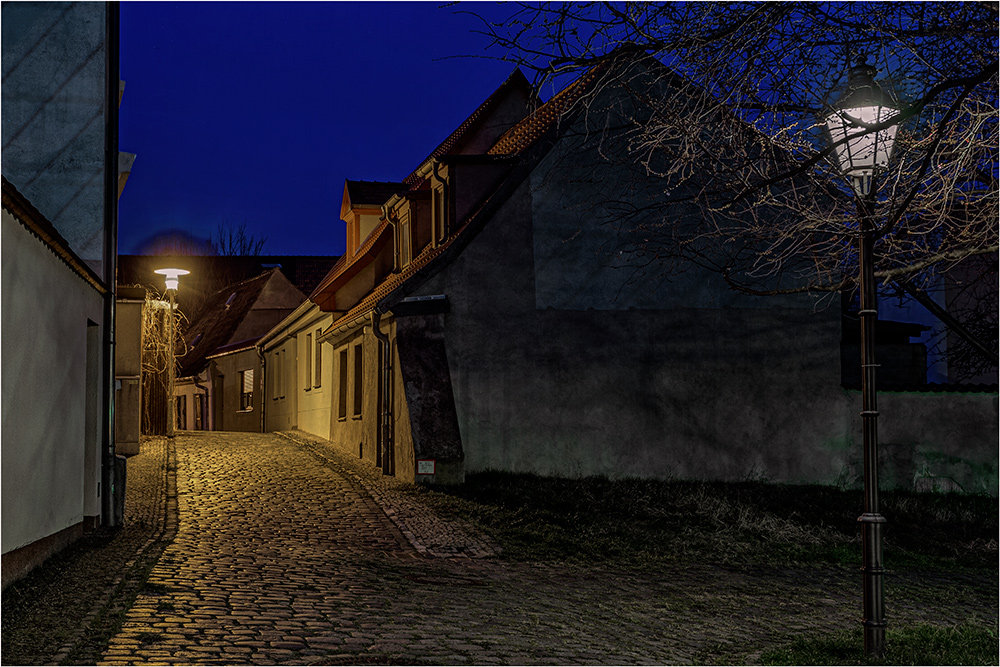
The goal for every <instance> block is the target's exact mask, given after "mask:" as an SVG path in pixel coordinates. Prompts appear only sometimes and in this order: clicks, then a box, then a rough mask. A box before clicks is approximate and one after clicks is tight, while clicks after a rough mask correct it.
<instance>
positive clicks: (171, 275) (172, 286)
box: [153, 269, 191, 438]
mask: <svg viewBox="0 0 1000 667" xmlns="http://www.w3.org/2000/svg"><path fill="white" fill-rule="evenodd" d="M153 273H158V274H159V275H161V276H164V281H165V282H166V285H167V293H168V294H169V295H170V322H169V324H168V333H167V340H168V343H167V346H168V349H169V355H168V357H167V358H168V359H169V362H168V363H169V364H170V372H169V373H168V374H167V436H168V437H171V438H172V437H174V421H175V420H176V419H177V407H176V399H174V375H176V373H177V367H176V364H177V358H176V354H175V350H174V327H175V326H176V324H175V323H174V317H175V316H176V313H175V312H174V309H175V308H176V303H175V299H174V295H175V294H176V293H177V286H178V284H179V283H180V281H179V280H178V277H180V276H186V275H187V274H189V273H191V272H190V271H188V270H186V269H156V270H155V271H153Z"/></svg>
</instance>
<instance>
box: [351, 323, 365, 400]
mask: <svg viewBox="0 0 1000 667" xmlns="http://www.w3.org/2000/svg"><path fill="white" fill-rule="evenodd" d="M364 385H365V351H364V342H363V341H362V342H358V343H355V344H354V406H353V407H354V411H353V415H352V416H353V417H354V419H360V418H361V413H362V412H363V410H364Z"/></svg>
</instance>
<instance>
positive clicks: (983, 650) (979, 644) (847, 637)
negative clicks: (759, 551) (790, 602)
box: [760, 624, 998, 665]
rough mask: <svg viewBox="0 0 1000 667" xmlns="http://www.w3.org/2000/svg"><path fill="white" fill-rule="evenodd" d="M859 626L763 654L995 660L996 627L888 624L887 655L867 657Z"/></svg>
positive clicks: (827, 660) (810, 659)
mask: <svg viewBox="0 0 1000 667" xmlns="http://www.w3.org/2000/svg"><path fill="white" fill-rule="evenodd" d="M863 645H864V640H863V638H862V631H861V629H860V628H859V629H856V630H852V631H849V632H846V631H845V632H839V633H836V634H831V635H829V636H826V637H820V638H815V639H799V640H796V641H795V642H793V643H792V644H791V645H790V646H788V647H786V648H781V649H777V650H774V651H767V652H765V653H763V654H761V656H760V660H761V663H762V664H765V665H995V664H997V663H996V660H997V650H998V642H997V631H996V628H987V627H983V626H977V625H969V624H965V625H959V626H956V627H952V628H938V627H934V626H930V625H915V626H909V627H901V628H893V627H892V626H891V625H890V626H889V627H888V628H887V629H886V654H885V657H883V658H882V659H880V660H874V661H868V660H867V658H865V653H864V648H863Z"/></svg>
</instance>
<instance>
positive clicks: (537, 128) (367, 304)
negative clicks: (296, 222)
mask: <svg viewBox="0 0 1000 667" xmlns="http://www.w3.org/2000/svg"><path fill="white" fill-rule="evenodd" d="M600 67H601V66H597V67H595V68H592V69H591V70H590V71H588V72H587V73H585V74H584V75H583V76H582V77H581V78H580V79H578V80H576V81H575V82H574V83H572V84H570V85H569V86H567V87H566V88H564V89H563V90H562V91H560V92H559V93H557V94H556V95H555V96H553V97H552V99H550V100H549V101H548V102H547V103H546V104H544V105H542V106H541V107H540V108H539V109H537V110H536V111H535V112H534V113H533V114H531V115H529V116H528V117H527V118H525V119H524V120H523V121H521V122H520V123H518V124H517V125H515V126H514V127H513V128H511V129H510V130H508V132H507V133H505V134H504V135H503V136H502V137H501V138H500V140H498V142H497V144H496V145H495V146H494V149H491V150H490V152H489V154H490V155H496V156H506V155H510V154H511V152H513V153H516V154H520V153H522V152H523V151H525V150H527V149H529V148H530V147H531V146H532V145H533V144H534V143H535V142H536V141H537V140H538V139H539V138H540V137H541V136H542V135H543V134H544V133H545V132H546V131H548V130H549V129H551V128H553V127H555V126H556V124H557V123H558V121H559V118H560V116H561V115H562V114H563V113H564V112H565V111H567V110H568V109H570V107H571V105H572V104H573V102H575V101H576V100H578V99H579V98H580V97H581V96H582V95H583V94H584V93H586V92H587V91H588V90H589V89H590V86H591V84H592V83H593V81H594V80H595V79H596V76H597V73H598V72H599V69H600ZM522 76H523V75H522ZM467 123H468V121H466V123H465V124H463V127H464V126H465V125H466V124H467ZM519 128H520V129H519ZM460 129H462V128H460ZM456 132H458V131H457V130H456ZM453 136H455V135H454V133H453ZM442 145H444V144H442ZM498 147H499V149H498ZM439 148H440V147H439ZM439 156H440V155H439V154H437V153H435V154H432V156H431V157H439ZM425 162H426V160H425ZM412 176H414V174H411V177H412ZM414 182H416V181H414ZM504 189H505V188H504V186H503V185H501V187H500V190H504ZM492 196H493V197H496V196H497V193H494V194H493V195H492ZM488 204H489V199H487V201H486V202H484V205H482V206H480V207H479V208H478V209H476V211H474V212H473V213H472V214H471V215H470V216H469V218H468V219H467V220H465V221H463V222H462V226H461V227H459V229H458V230H457V231H456V232H455V233H454V234H452V235H451V236H450V237H449V238H448V239H447V240H446V241H445V242H444V243H442V244H441V245H438V246H437V247H434V248H431V247H428V248H427V249H425V250H424V251H423V252H422V253H421V254H420V255H418V256H417V257H415V258H414V259H413V261H412V262H410V264H408V265H407V266H406V268H405V269H403V270H402V271H401V272H399V273H395V274H390V275H389V276H388V277H386V279H385V280H383V281H382V283H380V284H379V285H378V286H377V287H376V288H375V289H374V290H372V291H371V292H370V293H368V294H367V295H366V296H365V297H364V298H363V299H362V300H361V301H359V302H358V303H357V304H356V305H354V306H353V307H352V308H351V309H350V310H348V312H347V313H345V314H344V315H342V316H341V317H340V318H338V319H337V320H335V321H334V322H333V324H331V325H330V327H328V328H327V330H326V333H328V332H331V331H334V330H336V329H337V328H339V327H342V326H344V325H345V324H349V323H350V322H352V321H353V320H355V319H356V318H358V317H359V316H361V315H364V314H365V313H368V312H370V311H371V310H372V309H374V308H375V306H376V305H377V304H378V303H379V302H380V301H382V300H383V299H385V298H386V297H387V296H389V295H390V294H391V293H392V292H393V291H395V290H396V289H398V288H399V287H401V286H403V285H404V284H405V283H406V282H407V281H409V280H410V279H411V278H413V276H415V275H416V274H417V273H418V272H420V271H421V270H422V269H424V268H425V267H427V266H428V265H429V264H430V263H431V262H432V261H433V260H435V259H436V258H438V257H440V256H441V255H443V254H444V253H445V252H446V251H447V250H448V249H449V248H451V247H452V246H453V245H456V241H458V240H459V239H460V238H461V237H462V236H463V234H468V233H469V231H471V230H470V228H471V227H473V226H474V225H472V224H470V223H471V222H472V221H473V220H474V219H476V218H479V217H482V215H483V211H484V208H488ZM373 236H374V234H373ZM331 273H332V272H331Z"/></svg>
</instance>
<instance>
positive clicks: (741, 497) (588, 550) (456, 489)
mask: <svg viewBox="0 0 1000 667" xmlns="http://www.w3.org/2000/svg"><path fill="white" fill-rule="evenodd" d="M413 492H414V493H415V494H417V495H418V496H420V497H421V498H422V499H423V500H424V501H425V502H427V503H429V504H431V505H432V506H434V507H435V509H437V510H439V511H443V512H445V513H453V514H457V515H460V516H462V517H464V518H466V519H468V520H470V521H472V522H473V523H474V524H476V525H478V526H479V527H480V528H482V529H483V530H484V531H485V532H487V533H488V534H489V535H491V536H492V537H493V538H494V539H495V540H496V541H497V543H498V544H499V546H500V547H501V548H502V550H503V554H504V557H505V558H508V559H512V560H580V561H589V562H592V561H619V562H633V563H638V562H650V561H663V560H674V561H677V560H681V561H685V560H686V561H692V560H698V561H703V562H704V561H708V562H717V563H727V564H742V565H773V564H775V563H780V564H783V565H788V564H805V563H827V564H830V563H832V564H847V565H856V564H857V563H858V562H859V561H860V559H861V538H860V535H861V532H860V528H859V525H858V522H857V518H858V516H859V515H860V514H861V513H862V507H861V502H862V496H861V493H860V492H859V491H843V490H839V489H836V488H833V487H824V486H807V485H787V484H770V483H766V482H759V481H746V482H698V481H679V480H673V481H656V480H636V479H624V480H614V481H613V480H609V479H606V478H600V477H594V478H585V479H554V478H544V477H539V476H536V475H529V474H513V473H501V472H486V473H477V474H472V475H469V476H468V477H467V481H466V483H465V484H462V485H458V486H453V487H444V486H440V487H433V488H431V487H426V486H419V487H416V489H415V490H414V491H413ZM882 513H883V514H884V515H885V516H886V517H887V519H888V525H887V528H886V532H885V562H886V566H887V567H890V568H901V567H931V568H933V567H942V568H945V567H946V568H948V569H952V570H953V569H954V568H955V567H956V566H958V567H964V568H972V569H981V568H992V569H994V570H995V568H996V561H997V539H996V538H997V532H998V521H997V503H996V499H994V498H989V497H985V496H964V495H957V494H916V493H907V492H891V493H888V492H887V493H884V494H883V510H882Z"/></svg>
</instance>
